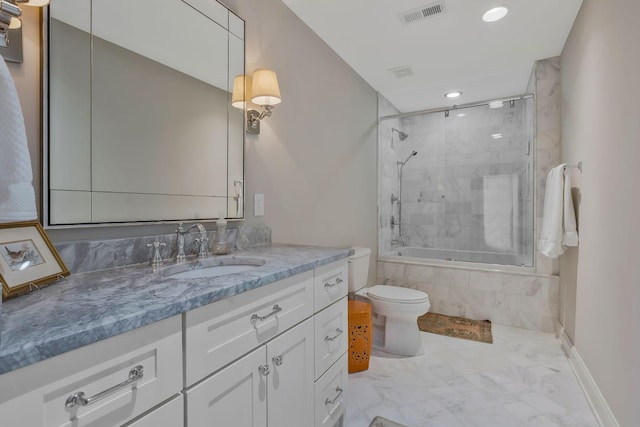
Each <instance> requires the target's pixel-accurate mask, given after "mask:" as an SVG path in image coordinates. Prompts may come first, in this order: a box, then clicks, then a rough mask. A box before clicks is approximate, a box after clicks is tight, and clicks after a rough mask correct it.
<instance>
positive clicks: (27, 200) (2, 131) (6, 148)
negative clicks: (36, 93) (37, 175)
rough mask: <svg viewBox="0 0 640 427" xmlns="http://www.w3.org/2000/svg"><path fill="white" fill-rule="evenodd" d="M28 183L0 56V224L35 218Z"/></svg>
mask: <svg viewBox="0 0 640 427" xmlns="http://www.w3.org/2000/svg"><path fill="white" fill-rule="evenodd" d="M32 181H33V174H32V170H31V158H30V156H29V147H28V145H27V133H26V131H25V128H24V118H23V116H22V108H21V107H20V100H19V99H18V92H17V91H16V86H15V84H14V82H13V78H12V77H11V73H9V69H8V68H7V64H6V63H5V62H4V58H2V55H0V222H14V221H28V220H33V219H37V218H38V214H37V212H36V197H35V192H34V191H33V184H32Z"/></svg>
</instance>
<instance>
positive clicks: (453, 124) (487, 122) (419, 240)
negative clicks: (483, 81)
mask: <svg viewBox="0 0 640 427" xmlns="http://www.w3.org/2000/svg"><path fill="white" fill-rule="evenodd" d="M524 104H525V102H523V101H519V102H516V103H515V104H514V106H513V107H510V106H509V105H508V104H506V105H505V107H503V108H500V109H489V108H487V107H474V108H467V109H463V110H459V111H458V112H452V113H451V114H450V115H449V117H448V118H446V117H445V116H444V113H433V114H427V115H423V116H414V117H409V118H405V119H403V121H402V125H403V127H404V128H405V129H407V130H408V131H409V132H410V134H411V135H412V136H411V137H409V138H408V139H407V140H406V141H405V144H403V146H402V147H401V157H402V158H403V159H404V158H405V157H406V156H407V155H409V153H410V152H411V150H415V151H417V152H418V155H417V156H416V157H415V160H414V159H412V160H411V161H410V162H409V163H407V165H406V166H405V168H404V180H403V207H402V208H403V222H404V223H405V226H404V231H405V233H404V234H405V237H406V239H407V244H408V245H409V246H418V247H433V248H438V249H453V250H471V251H498V252H511V253H519V252H521V249H522V247H523V244H522V240H523V238H525V237H526V239H527V240H528V241H529V242H530V240H531V239H532V237H533V236H532V230H531V227H532V224H531V223H525V222H524V221H523V220H522V214H523V212H525V211H527V210H530V208H527V207H525V204H526V203H527V202H528V203H531V199H530V194H529V200H525V199H524V197H525V196H526V192H525V186H526V173H527V162H528V161H529V159H528V156H527V155H526V153H527V143H528V138H527V137H526V135H525V131H526V127H525V118H524V112H525V107H524ZM497 133H501V134H502V135H503V138H501V139H494V138H492V137H491V135H493V134H497ZM497 175H501V176H503V177H508V178H509V179H511V178H510V177H512V176H515V177H517V178H515V179H516V180H517V181H514V185H516V186H517V190H518V191H517V195H516V196H515V199H514V196H513V194H512V192H510V191H509V190H507V191H506V192H504V194H503V195H502V196H501V197H502V198H500V200H496V202H499V203H505V204H507V208H506V209H505V211H506V212H508V216H509V218H505V220H506V222H510V221H513V227H512V226H508V225H507V226H506V227H502V229H498V230H494V232H495V231H498V232H500V233H503V234H505V236H500V237H499V240H503V241H504V239H505V238H506V239H507V241H508V242H509V245H508V246H507V247H505V246H502V247H500V248H498V247H495V246H492V244H491V239H489V238H488V237H487V233H486V230H485V224H486V223H487V221H491V220H492V219H490V218H485V214H486V208H487V206H486V200H485V199H486V197H487V194H488V193H487V191H486V190H485V188H484V186H485V176H492V177H495V176H497ZM494 194H495V193H494ZM503 199H504V200H503ZM514 206H515V207H514ZM511 209H512V210H511ZM511 215H515V218H513V220H512V218H511ZM494 240H495V239H494Z"/></svg>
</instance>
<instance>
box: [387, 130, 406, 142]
mask: <svg viewBox="0 0 640 427" xmlns="http://www.w3.org/2000/svg"><path fill="white" fill-rule="evenodd" d="M393 132H398V138H400V141H404V140H405V139H407V138H409V134H408V133H405V132H402V131H401V130H398V129H396V128H391V134H393Z"/></svg>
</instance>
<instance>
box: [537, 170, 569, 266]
mask: <svg viewBox="0 0 640 427" xmlns="http://www.w3.org/2000/svg"><path fill="white" fill-rule="evenodd" d="M565 166H566V164H564V163H563V164H561V165H560V166H556V167H555V168H553V169H551V170H550V171H549V175H547V187H546V189H545V193H544V213H543V215H542V230H541V232H540V240H539V241H538V250H539V251H540V252H541V253H542V254H543V255H545V256H547V257H549V258H557V257H558V256H560V255H562V254H563V253H564V252H565V250H566V249H567V246H577V245H578V233H577V231H576V215H575V211H574V209H573V200H572V198H571V178H570V177H569V176H568V174H566V175H567V176H566V177H565Z"/></svg>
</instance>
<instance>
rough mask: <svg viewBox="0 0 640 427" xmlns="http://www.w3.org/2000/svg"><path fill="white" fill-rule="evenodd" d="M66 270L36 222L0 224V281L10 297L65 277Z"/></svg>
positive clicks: (67, 273) (6, 296) (4, 293)
mask: <svg viewBox="0 0 640 427" xmlns="http://www.w3.org/2000/svg"><path fill="white" fill-rule="evenodd" d="M69 274H70V273H69V269H68V268H67V266H66V265H65V264H64V261H63V260H62V258H60V255H59V254H58V251H56V248H55V247H54V246H53V244H52V243H51V241H50V240H49V238H48V237H47V234H46V233H45V231H44V229H43V228H42V225H40V222H38V221H23V222H10V223H4V224H0V282H2V296H3V298H10V297H14V296H17V295H20V294H23V293H25V292H29V291H31V290H33V289H38V287H40V286H42V285H44V284H47V283H50V282H53V281H55V280H57V279H61V278H63V277H64V276H68V275H69Z"/></svg>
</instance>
